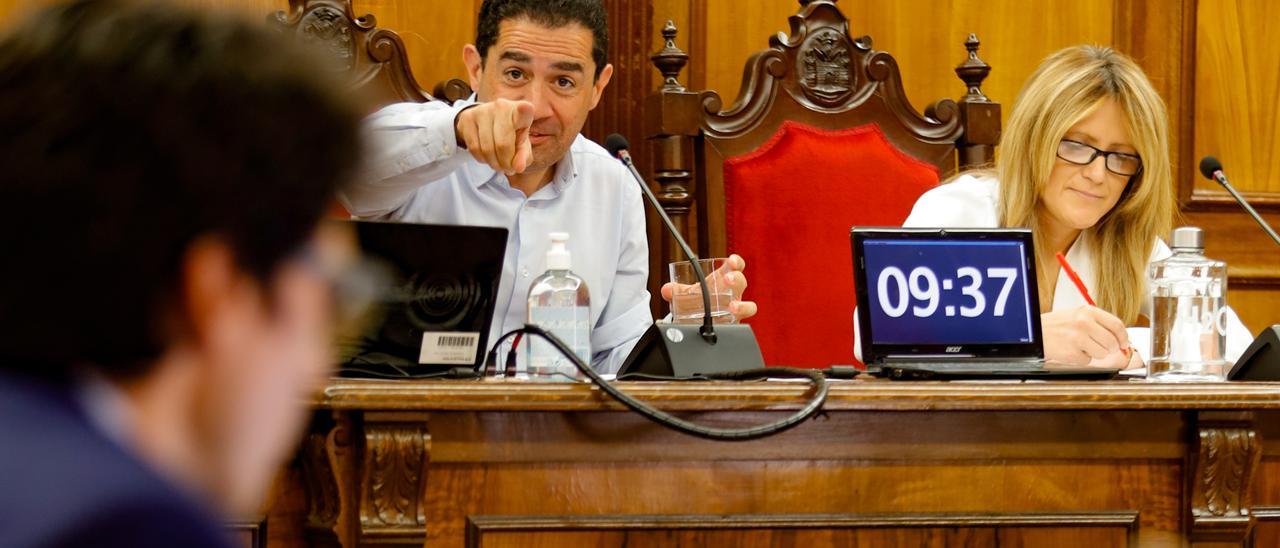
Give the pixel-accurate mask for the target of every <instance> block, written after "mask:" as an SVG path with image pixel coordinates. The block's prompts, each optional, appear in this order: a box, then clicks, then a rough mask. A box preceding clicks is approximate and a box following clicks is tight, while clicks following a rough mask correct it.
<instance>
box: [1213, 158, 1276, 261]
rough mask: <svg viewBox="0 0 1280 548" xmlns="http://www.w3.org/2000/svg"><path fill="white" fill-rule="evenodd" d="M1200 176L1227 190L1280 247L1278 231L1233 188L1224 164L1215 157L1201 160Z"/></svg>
mask: <svg viewBox="0 0 1280 548" xmlns="http://www.w3.org/2000/svg"><path fill="white" fill-rule="evenodd" d="M1200 174H1201V175H1204V178H1206V179H1209V180H1210V181H1214V182H1217V183H1218V184H1220V185H1222V188H1225V189H1227V192H1229V193H1231V197H1232V198H1234V199H1235V200H1236V203H1238V204H1240V207H1242V208H1244V210H1245V212H1246V213H1248V214H1249V216H1250V217H1253V220H1254V221H1255V222H1257V223H1258V226H1260V227H1262V230H1265V231H1266V232H1267V235H1268V236H1271V241H1273V242H1275V243H1276V245H1280V236H1277V235H1276V231H1275V230H1273V229H1272V228H1271V225H1269V224H1267V221H1266V220H1265V219H1263V218H1262V216H1261V215H1258V212H1257V211H1256V210H1254V209H1253V206H1251V205H1249V202H1248V201H1245V199H1244V196H1241V195H1240V193H1239V192H1236V188H1235V187H1233V186H1231V182H1230V181H1227V174H1226V173H1224V172H1223V171H1222V162H1219V161H1218V159H1217V158H1214V157H1213V156H1205V157H1204V158H1203V159H1201V160H1200Z"/></svg>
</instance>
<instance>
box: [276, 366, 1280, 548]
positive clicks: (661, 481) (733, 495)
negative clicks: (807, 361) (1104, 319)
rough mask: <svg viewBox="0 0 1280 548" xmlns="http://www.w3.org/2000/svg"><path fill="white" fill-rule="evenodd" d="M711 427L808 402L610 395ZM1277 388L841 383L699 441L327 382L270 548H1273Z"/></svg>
mask: <svg viewBox="0 0 1280 548" xmlns="http://www.w3.org/2000/svg"><path fill="white" fill-rule="evenodd" d="M621 386H623V387H624V389H625V390H627V391H628V392H630V393H632V394H635V395H638V396H639V397H640V398H642V399H644V400H647V401H649V402H652V403H655V404H657V405H658V406H660V407H662V408H664V409H668V410H679V411H681V412H683V414H684V416H686V417H692V418H696V419H697V420H699V421H703V422H705V423H709V424H718V425H743V424H746V423H759V422H763V421H767V420H773V419H777V418H778V417H781V416H782V415H783V414H784V413H786V412H787V411H791V410H794V409H797V408H798V407H799V406H800V405H801V404H802V403H803V398H804V396H805V395H806V391H807V387H806V386H805V385H802V384H793V383H778V382H756V383H742V384H729V383H622V385H621ZM1278 419H1280V384H1235V383H1223V384H1202V385H1160V384H1151V383H1145V382H1126V381H1115V382H1102V383H1053V384H1045V383H1035V384H1002V383H910V384H908V383H891V382H886V381H856V382H844V383H839V384H835V385H833V387H832V390H831V396H830V399H829V400H828V402H827V406H826V414H825V416H822V417H819V418H818V419H816V420H812V421H809V422H807V423H805V424H803V425H801V426H799V427H797V428H795V429H793V430H791V431H789V432H786V433H783V434H781V435H778V436H774V437H771V438H765V439H761V440H755V441H749V442H711V441H705V440H700V439H696V438H693V437H690V436H687V435H684V434H679V433H676V432H672V431H670V430H667V429H664V428H662V427H660V426H658V425H655V424H652V423H650V422H648V421H646V420H644V419H642V418H640V417H638V416H636V415H634V414H632V413H629V412H627V411H625V410H623V409H622V408H621V407H620V406H618V405H616V404H615V403H614V402H612V401H611V400H608V399H607V396H605V395H604V394H602V393H601V392H600V391H598V390H596V389H594V388H593V387H591V386H587V385H571V384H530V383H519V382H515V381H508V382H502V381H497V382H493V381H490V382H478V381H472V382H457V381H454V382H411V383H399V382H397V383H384V382H365V381H346V380H342V381H334V383H333V384H332V385H331V386H330V387H329V388H328V390H326V392H325V394H324V396H323V397H322V398H320V399H319V401H317V402H316V419H315V421H314V424H313V426H312V431H311V433H310V434H309V435H308V436H307V438H306V439H305V441H304V443H303V448H302V450H301V451H300V453H299V458H298V459H297V462H296V463H295V464H296V466H294V467H292V468H291V469H290V471H289V473H288V474H285V475H284V476H283V477H282V478H281V481H280V482H279V485H278V486H277V490H278V492H279V493H281V496H279V497H277V498H276V500H275V502H274V504H273V506H272V508H271V511H270V513H269V520H268V528H267V531H268V534H269V540H270V542H271V544H272V545H274V546H291V545H296V546H301V545H334V544H341V545H344V546H355V545H368V544H399V545H406V546H420V545H421V542H422V539H423V538H424V537H425V538H426V539H427V543H428V545H429V546H485V547H494V546H548V547H549V546H601V547H604V546H609V547H612V546H623V545H626V546H655V545H668V546H672V545H678V546H830V545H835V546H867V545H870V546H924V545H936V546H941V545H945V546H955V545H964V546H994V545H997V544H998V545H1000V546H1089V547H1090V548H1101V547H1103V546H1181V545H1183V543H1184V542H1187V541H1190V542H1191V543H1192V544H1195V545H1218V544H1216V543H1221V544H1220V545H1224V546H1240V545H1244V544H1247V543H1248V542H1250V541H1251V540H1252V541H1253V542H1254V543H1255V544H1254V545H1256V546H1280V445H1278V444H1277V443H1276V441H1275V440H1280V420H1278Z"/></svg>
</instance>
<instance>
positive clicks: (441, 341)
mask: <svg viewBox="0 0 1280 548" xmlns="http://www.w3.org/2000/svg"><path fill="white" fill-rule="evenodd" d="M331 222H336V223H349V224H350V225H352V226H353V227H354V228H355V232H356V236H357V238H358V240H359V245H360V248H361V251H362V252H363V254H364V255H365V257H366V258H367V259H369V260H371V261H373V262H374V263H378V264H380V266H381V270H383V271H385V272H384V277H385V278H387V279H388V280H387V282H385V284H384V285H385V287H382V288H381V289H380V290H379V291H377V294H378V299H377V302H376V303H375V305H374V311H373V312H372V313H371V314H370V315H369V318H368V320H367V321H365V322H364V323H363V324H362V325H361V326H360V328H358V329H356V330H355V331H354V332H352V333H349V334H347V335H346V336H344V337H342V339H341V340H340V341H339V354H340V356H341V359H342V366H341V368H340V375H341V376H344V377H362V378H422V377H436V376H444V375H445V374H446V373H447V372H449V371H450V370H453V369H454V368H458V367H465V368H478V366H479V365H480V364H481V363H482V360H483V358H484V353H485V351H486V350H487V349H488V344H489V340H488V339H489V326H490V325H491V324H492V322H493V315H494V308H495V307H496V302H497V301H496V295H497V293H498V283H499V282H500V281H501V276H502V263H503V259H504V257H505V256H506V247H507V229H505V228H489V227H474V226H452V225H426V224H411V223H391V222H375V221H331Z"/></svg>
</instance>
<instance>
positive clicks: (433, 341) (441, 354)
mask: <svg viewBox="0 0 1280 548" xmlns="http://www.w3.org/2000/svg"><path fill="white" fill-rule="evenodd" d="M479 345H480V334H479V333H458V332H455V331H446V332H439V331H427V332H426V333H423V334H422V351H421V352H420V353H419V354H418V363H420V364H431V365H475V363H476V347H477V346H479Z"/></svg>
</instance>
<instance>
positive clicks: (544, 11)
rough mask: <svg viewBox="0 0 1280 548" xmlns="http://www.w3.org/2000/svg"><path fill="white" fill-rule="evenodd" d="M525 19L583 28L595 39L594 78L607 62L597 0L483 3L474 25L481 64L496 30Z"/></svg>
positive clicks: (605, 24) (606, 44)
mask: <svg viewBox="0 0 1280 548" xmlns="http://www.w3.org/2000/svg"><path fill="white" fill-rule="evenodd" d="M521 17H528V18H529V19H530V20H531V21H533V22H534V23H538V24H539V25H543V26H545V27H549V28H553V29H556V28H560V27H563V26H566V25H568V24H570V23H577V24H579V25H582V26H583V27H585V28H586V29H587V30H590V31H591V36H592V37H593V38H594V40H593V44H592V46H591V59H592V60H593V61H595V63H596V74H595V77H596V78H599V77H600V72H601V71H603V70H604V66H605V65H606V64H608V62H609V25H608V21H607V15H606V13H605V10H604V5H602V4H601V3H600V0H484V3H483V4H481V5H480V17H479V18H478V19H479V22H478V23H477V24H476V50H478V51H479V52H480V62H482V63H483V62H484V60H485V59H486V58H487V57H488V55H489V48H490V47H493V44H494V43H496V42H497V41H498V27H499V26H500V25H501V24H502V22H503V21H506V20H508V19H518V18H521Z"/></svg>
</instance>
